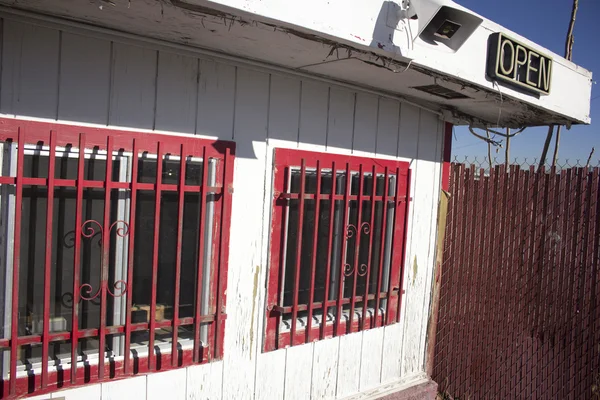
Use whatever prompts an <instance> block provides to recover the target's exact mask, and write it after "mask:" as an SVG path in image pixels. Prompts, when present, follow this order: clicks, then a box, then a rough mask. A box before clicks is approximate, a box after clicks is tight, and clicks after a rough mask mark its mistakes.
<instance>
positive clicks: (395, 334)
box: [0, 17, 442, 400]
mask: <svg viewBox="0 0 600 400" xmlns="http://www.w3.org/2000/svg"><path fill="white" fill-rule="evenodd" d="M2 22H3V24H1V25H0V26H3V29H2V36H1V37H2V46H1V48H2V54H1V55H0V60H1V62H2V64H1V71H2V74H1V77H0V84H1V86H0V113H1V114H4V115H5V116H17V117H22V118H36V119H38V118H42V119H51V120H59V121H61V122H67V123H77V124H83V125H85V124H99V125H104V126H106V125H108V126H109V127H116V126H119V127H125V128H130V129H136V130H138V129H145V130H155V131H160V132H164V131H168V132H176V133H179V134H197V135H201V136H204V137H211V138H220V139H225V140H234V141H235V142H236V145H237V150H236V157H237V158H236V165H235V171H234V187H235V193H234V196H233V205H232V207H233V209H232V223H231V239H230V244H231V248H232V249H233V250H232V251H231V252H230V261H229V276H228V291H227V294H228V296H227V297H228V299H227V314H228V317H227V322H226V333H225V343H224V346H225V354H224V359H223V361H220V362H215V363H213V364H209V365H203V366H194V367H190V368H187V369H186V370H178V371H173V372H168V373H160V374H156V375H153V376H152V378H148V379H147V378H146V377H137V378H133V379H126V380H121V381H116V382H108V383H103V384H101V385H95V386H90V387H89V388H81V389H74V390H69V391H65V392H64V393H65V395H66V396H67V398H75V396H85V397H86V398H90V399H97V398H102V399H114V398H124V397H122V396H123V394H130V395H131V397H135V398H139V399H143V398H147V399H150V398H159V397H172V398H181V397H186V398H187V399H189V400H192V399H194V400H196V399H216V398H224V399H236V400H237V399H274V398H285V399H286V400H288V399H309V398H312V399H328V398H342V397H345V396H349V395H353V394H356V393H357V392H359V391H365V390H369V389H372V388H375V387H377V386H380V385H382V384H384V383H389V382H393V381H397V380H400V379H403V380H407V379H411V377H413V376H414V377H417V376H421V375H422V373H423V371H424V365H423V364H424V352H425V343H426V340H425V335H426V324H427V313H428V309H429V301H430V295H431V290H430V288H431V279H432V271H433V263H434V258H435V254H434V249H435V247H434V238H435V236H436V232H435V230H436V215H437V203H438V192H439V185H440V179H439V178H440V158H441V144H442V123H441V121H439V120H438V118H437V116H436V115H434V114H432V113H430V112H428V111H425V110H421V109H418V108H416V107H414V106H411V105H408V104H406V103H400V102H399V101H396V100H393V99H389V98H387V97H378V96H375V95H373V94H370V93H366V92H361V91H352V90H350V89H348V88H345V87H344V88H343V87H339V86H335V85H328V84H326V83H323V82H319V81H313V80H310V79H305V78H302V79H301V78H299V77H295V76H285V75H282V74H281V73H270V72H269V71H264V70H260V71H259V70H257V69H253V68H249V67H247V66H244V64H242V63H240V64H237V65H234V64H231V63H223V62H221V61H219V60H213V59H208V58H206V57H203V56H198V55H195V54H194V53H193V52H192V51H189V52H185V53H183V52H181V51H177V50H175V49H173V50H172V51H165V50H164V49H158V48H152V47H150V45H149V44H147V43H141V42H140V43H139V44H131V43H130V42H128V43H126V42H123V41H120V39H119V37H118V36H115V37H114V38H113V40H110V39H107V38H106V37H103V38H97V37H94V36H93V35H92V34H89V35H88V34H87V33H86V32H81V33H80V34H74V33H72V32H71V33H69V32H62V31H59V30H57V29H50V28H46V27H40V26H36V25H34V24H29V23H24V22H18V21H14V20H11V19H10V18H9V17H5V18H4V19H3V20H2ZM398 79H402V78H401V77H400V76H399V77H398ZM276 147H288V148H301V149H306V150H314V151H327V152H335V153H341V154H355V155H361V156H377V157H385V158H392V159H400V160H405V161H409V162H410V163H411V168H412V169H413V179H412V184H411V188H412V197H413V202H412V204H411V210H410V213H409V216H408V224H409V232H408V237H407V254H406V270H405V276H404V278H405V280H404V289H405V290H406V294H405V295H404V298H403V305H402V312H401V321H400V323H398V324H395V325H392V326H388V327H384V328H378V329H375V330H371V331H366V332H359V333H355V334H351V335H347V336H343V337H341V338H333V339H328V340H324V341H318V342H315V343H309V344H305V345H302V346H296V347H293V348H288V349H282V350H279V351H276V352H271V353H266V354H263V353H262V350H261V349H262V341H263V335H264V332H263V330H264V319H265V312H264V311H265V292H266V287H265V285H266V277H267V268H268V249H269V237H268V233H269V231H270V208H271V201H270V199H271V196H272V188H271V182H272V168H271V165H272V161H273V160H272V158H273V149H274V148H276ZM131 397H129V398H131Z"/></svg>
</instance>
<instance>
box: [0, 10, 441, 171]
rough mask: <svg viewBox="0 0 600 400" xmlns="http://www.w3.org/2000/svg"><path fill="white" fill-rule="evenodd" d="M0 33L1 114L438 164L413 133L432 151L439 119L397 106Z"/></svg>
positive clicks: (382, 33)
mask: <svg viewBox="0 0 600 400" xmlns="http://www.w3.org/2000/svg"><path fill="white" fill-rule="evenodd" d="M393 4H394V3H393V2H391V1H387V2H384V3H383V4H382V7H381V10H380V13H379V18H378V20H377V24H376V28H375V32H374V34H373V37H374V38H380V39H381V40H385V43H391V40H393V35H394V29H393V28H389V27H388V25H387V24H386V18H387V14H388V7H391V5H393ZM394 15H396V13H394ZM0 26H1V25H0ZM3 28H4V32H3V33H4V35H3V36H2V37H3V43H2V46H3V57H2V60H3V61H4V60H12V61H11V63H10V65H9V63H7V62H6V61H4V62H3V65H2V67H3V68H2V69H1V73H2V76H1V82H2V86H1V87H0V114H6V115H8V116H20V117H27V118H31V117H34V118H43V119H49V120H57V121H61V122H63V121H69V122H71V121H72V122H73V123H75V124H81V123H85V124H95V125H100V126H115V127H119V128H122V129H131V128H133V129H145V130H156V131H166V132H173V133H186V134H198V135H205V136H209V137H216V138H218V139H222V140H234V141H235V142H236V147H237V151H236V153H237V157H242V158H256V157H257V144H261V143H265V141H266V140H267V139H268V140H272V139H278V140H285V141H287V142H289V143H290V146H293V147H295V143H305V144H313V145H318V146H323V147H324V148H327V150H330V149H331V151H333V152H335V151H336V149H351V150H353V151H355V152H364V153H372V154H377V155H378V156H390V157H402V158H405V159H411V160H414V159H416V158H417V147H418V148H419V151H418V158H419V159H425V160H428V161H439V158H440V157H439V154H436V151H435V142H434V143H433V144H432V146H433V147H432V146H430V145H427V146H426V145H423V146H418V141H419V140H420V139H422V138H420V137H419V132H421V134H422V133H424V132H427V133H429V134H428V135H425V136H427V138H426V139H423V140H426V141H429V142H431V140H432V139H433V140H434V141H435V137H438V136H436V134H437V135H439V134H440V133H441V132H439V127H440V124H439V121H438V119H437V116H436V115H435V114H433V113H430V112H427V111H423V110H420V109H419V108H417V107H414V106H412V105H409V104H406V103H400V102H399V101H397V100H394V99H389V98H384V97H378V96H376V95H373V94H368V93H363V92H360V91H352V90H350V89H347V88H342V87H339V86H335V85H329V84H327V83H322V82H318V81H312V80H310V79H302V80H301V79H300V78H297V77H293V76H289V77H282V76H280V75H270V74H268V73H264V72H258V71H252V70H250V69H246V68H244V67H237V66H233V65H228V64H223V63H219V62H215V61H212V60H205V59H198V58H196V57H193V56H190V55H182V54H175V53H171V52H165V51H157V50H153V49H150V48H147V47H144V48H142V47H137V46H134V45H130V44H123V43H117V42H114V43H111V42H110V41H109V40H106V39H99V38H92V37H87V36H83V35H75V34H71V33H68V32H60V31H59V30H58V29H54V28H46V27H40V26H34V25H29V24H26V23H22V22H18V23H16V22H14V21H11V23H10V24H4V27H3ZM430 147H431V149H432V150H431V151H429V150H423V149H428V148H430ZM260 151H263V150H262V149H261V150H260ZM261 157H262V156H261Z"/></svg>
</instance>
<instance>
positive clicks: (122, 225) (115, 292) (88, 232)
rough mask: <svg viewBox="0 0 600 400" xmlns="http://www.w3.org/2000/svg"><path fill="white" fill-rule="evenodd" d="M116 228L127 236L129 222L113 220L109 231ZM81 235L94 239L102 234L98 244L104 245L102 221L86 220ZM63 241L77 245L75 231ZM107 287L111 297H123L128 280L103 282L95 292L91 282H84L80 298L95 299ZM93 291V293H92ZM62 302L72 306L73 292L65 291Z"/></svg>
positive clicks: (80, 289)
mask: <svg viewBox="0 0 600 400" xmlns="http://www.w3.org/2000/svg"><path fill="white" fill-rule="evenodd" d="M113 229H114V231H115V234H116V235H117V236H118V237H122V238H124V237H127V236H128V235H129V224H128V223H127V222H125V221H123V220H118V221H115V222H113V223H112V224H111V225H110V227H109V228H108V231H109V232H112V231H113ZM81 236H82V237H84V238H86V239H89V240H92V239H93V238H95V237H97V236H100V239H99V240H98V246H99V247H101V248H102V247H103V245H104V244H103V243H102V238H103V236H104V227H103V226H102V224H100V222H98V221H96V220H93V219H90V220H87V221H85V222H84V223H83V224H82V225H81ZM63 242H64V245H65V247H67V248H72V247H74V246H75V232H69V233H67V234H66V235H65V237H64V238H63ZM102 262H103V263H104V262H105V261H104V260H102ZM102 268H108V266H107V265H103V266H102ZM103 289H105V290H106V293H107V294H108V295H109V296H111V297H121V296H123V295H124V294H125V293H126V292H127V282H125V281H124V280H117V281H115V282H114V283H113V284H112V286H111V285H110V284H109V283H108V282H102V284H101V285H100V287H99V288H98V290H97V291H95V292H94V288H93V286H92V285H91V284H89V283H84V284H82V285H81V286H79V300H80V301H82V300H84V301H93V300H95V299H97V298H98V297H99V296H100V295H101V293H102V290H103ZM92 293H93V294H92ZM62 303H63V304H64V305H65V306H67V305H68V306H72V305H73V294H72V293H65V294H64V295H63V296H62Z"/></svg>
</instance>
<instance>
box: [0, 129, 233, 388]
mask: <svg viewBox="0 0 600 400" xmlns="http://www.w3.org/2000/svg"><path fill="white" fill-rule="evenodd" d="M0 146H1V147H2V152H1V153H0V154H1V157H0V159H1V161H0V172H1V173H0V229H1V230H2V232H1V236H2V237H3V240H2V242H1V244H0V269H2V271H0V276H2V278H1V280H2V282H0V283H1V285H0V291H1V293H0V327H1V329H0V370H1V373H2V376H1V378H2V380H1V381H2V391H1V392H0V398H13V397H20V396H24V395H27V394H31V393H35V394H41V393H46V392H50V391H53V390H56V389H57V388H63V387H68V386H74V385H81V384H85V383H90V382H98V381H103V380H108V379H112V378H115V377H122V376H127V375H135V374H140V373H147V372H152V371H158V370H167V369H172V368H179V367H183V366H187V365H192V364H195V363H203V362H208V361H211V360H214V359H220V358H221V357H222V354H223V349H222V346H223V333H224V320H225V318H226V315H225V310H224V307H225V293H226V275H227V259H228V247H229V245H228V235H229V225H230V216H231V193H232V191H233V188H232V181H233V161H234V150H235V147H234V145H233V143H230V142H223V141H208V140H203V139H198V138H194V137H179V136H172V135H157V134H146V133H136V132H126V131H118V130H108V129H97V128H87V127H86V128H83V127H75V126H68V125H59V124H50V123H41V122H31V121H21V120H14V119H0Z"/></svg>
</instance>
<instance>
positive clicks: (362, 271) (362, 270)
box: [344, 222, 371, 276]
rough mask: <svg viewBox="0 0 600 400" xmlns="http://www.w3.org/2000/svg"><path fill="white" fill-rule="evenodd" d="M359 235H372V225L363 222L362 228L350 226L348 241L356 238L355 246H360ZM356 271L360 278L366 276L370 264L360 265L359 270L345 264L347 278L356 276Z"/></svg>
mask: <svg viewBox="0 0 600 400" xmlns="http://www.w3.org/2000/svg"><path fill="white" fill-rule="evenodd" d="M359 234H364V235H367V236H369V235H371V225H370V224H369V223H368V222H363V223H362V224H360V227H359V228H357V227H356V225H353V224H348V228H347V229H346V240H349V239H351V238H355V239H354V240H355V245H356V246H358V235H359ZM356 257H358V250H357V251H356ZM355 271H356V274H357V275H358V276H365V275H367V272H368V271H369V265H368V264H360V265H358V268H356V267H354V266H352V265H350V264H344V275H345V276H350V275H352V274H354V272H355Z"/></svg>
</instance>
